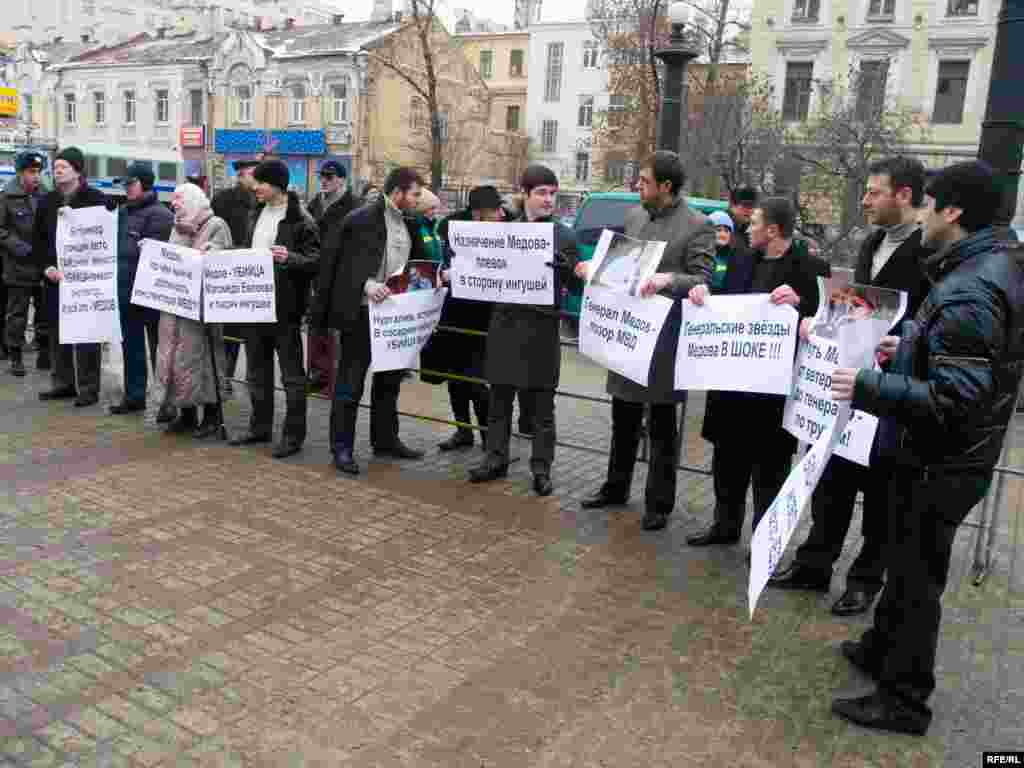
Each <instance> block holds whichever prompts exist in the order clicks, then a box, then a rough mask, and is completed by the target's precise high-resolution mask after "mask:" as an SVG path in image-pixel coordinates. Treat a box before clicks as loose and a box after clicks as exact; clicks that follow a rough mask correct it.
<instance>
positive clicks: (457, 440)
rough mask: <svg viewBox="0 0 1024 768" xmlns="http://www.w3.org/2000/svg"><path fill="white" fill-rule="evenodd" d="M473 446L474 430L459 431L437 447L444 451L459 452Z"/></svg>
mask: <svg viewBox="0 0 1024 768" xmlns="http://www.w3.org/2000/svg"><path fill="white" fill-rule="evenodd" d="M472 446H473V430H471V429H457V430H455V432H454V434H453V435H452V436H451V437H449V438H448V439H447V440H445V441H444V442H442V443H438V444H437V447H438V448H440V449H441V450H442V451H457V450H459V449H460V448H471V447H472Z"/></svg>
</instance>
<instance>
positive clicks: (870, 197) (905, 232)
mask: <svg viewBox="0 0 1024 768" xmlns="http://www.w3.org/2000/svg"><path fill="white" fill-rule="evenodd" d="M923 197H924V166H923V165H922V164H921V163H920V161H918V160H914V159H911V158H907V157H892V158H888V159H885V160H880V161H878V162H877V163H875V164H874V165H872V166H871V168H870V169H869V175H868V183H867V190H866V191H865V193H864V200H863V202H862V205H863V207H864V217H865V218H866V219H867V221H868V223H869V224H872V225H874V226H876V227H878V230H877V231H876V232H874V233H873V234H871V235H869V236H868V237H867V239H866V240H865V241H864V243H863V245H862V246H861V249H860V255H859V257H858V259H857V267H856V270H855V273H854V282H855V283H860V284H862V285H876V286H879V287H881V288H892V289H894V290H899V291H906V292H907V315H906V316H907V317H913V316H914V314H915V313H916V312H917V308H918V306H919V305H920V304H921V301H922V300H923V299H924V297H925V296H926V295H927V293H928V289H929V283H928V279H927V278H926V277H925V275H924V270H923V269H922V264H923V263H924V260H925V259H926V258H927V257H928V255H930V254H931V253H932V251H931V249H929V248H927V247H925V246H924V245H922V243H921V230H920V228H919V227H918V226H917V217H918V208H920V207H921V202H922V200H923ZM876 464H877V462H873V465H872V466H870V467H863V466H861V465H860V464H856V463H854V462H852V461H849V460H847V459H844V458H842V457H840V456H833V457H832V458H831V460H830V461H829V463H828V465H827V466H826V467H825V471H824V473H823V474H822V476H821V480H819V482H818V487H817V488H816V489H815V491H814V495H813V497H812V501H811V517H812V520H813V524H812V525H811V530H810V533H808V535H807V540H806V541H805V542H804V543H803V544H802V545H801V546H800V548H799V549H797V551H796V557H795V559H794V560H793V563H792V564H791V565H790V566H789V567H788V568H786V569H785V570H782V571H780V572H778V573H776V574H775V575H774V576H772V578H771V579H770V580H769V581H768V583H769V585H771V586H774V587H778V588H780V589H806V590H810V591H816V592H828V589H829V584H830V582H831V580H832V568H833V566H834V565H835V563H836V561H837V560H838V559H839V555H840V553H841V552H842V549H843V540H844V539H845V538H846V533H847V531H848V530H849V528H850V521H851V519H852V518H853V507H854V502H855V500H856V498H857V492H858V491H861V492H863V494H864V513H863V519H862V521H861V532H862V533H863V536H864V543H863V545H862V546H861V550H860V554H859V555H858V556H857V559H856V560H855V561H854V563H853V565H852V566H851V568H850V571H849V573H848V574H847V577H846V591H845V592H844V593H843V595H842V596H841V597H840V598H839V600H837V601H836V602H835V604H833V606H832V613H834V614H835V615H837V616H853V615H856V614H860V613H864V612H866V611H867V610H868V609H869V608H870V607H871V604H872V603H873V602H874V599H875V596H876V595H877V594H878V593H879V591H880V590H881V589H882V579H883V576H884V574H885V546H886V525H887V522H886V521H887V518H888V517H889V493H888V485H889V479H890V472H889V471H888V470H886V469H885V468H884V467H879V466H876Z"/></svg>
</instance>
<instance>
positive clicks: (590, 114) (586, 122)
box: [576, 96, 594, 128]
mask: <svg viewBox="0 0 1024 768" xmlns="http://www.w3.org/2000/svg"><path fill="white" fill-rule="evenodd" d="M593 124H594V97H593V96H580V108H579V113H578V115H577V118H576V125H577V126H579V127H580V128H590V127H592V126H593Z"/></svg>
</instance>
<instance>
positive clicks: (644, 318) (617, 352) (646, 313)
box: [580, 285, 672, 387]
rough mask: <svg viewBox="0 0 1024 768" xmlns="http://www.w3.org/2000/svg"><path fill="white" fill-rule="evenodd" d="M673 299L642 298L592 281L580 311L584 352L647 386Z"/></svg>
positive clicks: (600, 362) (581, 339)
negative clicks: (656, 349)
mask: <svg viewBox="0 0 1024 768" xmlns="http://www.w3.org/2000/svg"><path fill="white" fill-rule="evenodd" d="M671 309H672V300H671V299H666V298H665V297H663V296H652V297H650V298H649V299H641V298H637V297H635V296H631V295H629V294H628V293H623V292H620V291H616V290H615V289H613V288H602V287H600V286H597V285H588V286H587V288H586V291H585V292H584V294H583V309H582V311H581V312H580V352H581V353H582V354H584V355H586V356H587V357H589V358H590V359H591V360H593V361H595V362H596V363H599V364H600V365H603V366H604V367H605V368H608V369H609V370H612V371H615V372H616V373H620V374H622V375H623V376H625V377H626V378H627V379H629V380H630V381H635V382H636V383H637V384H642V385H643V386H645V387H646V386H647V380H648V377H649V375H650V372H651V357H652V355H653V354H654V345H655V344H656V343H657V341H658V334H659V333H661V329H662V326H664V325H665V319H666V318H667V317H668V313H669V311H670V310H671Z"/></svg>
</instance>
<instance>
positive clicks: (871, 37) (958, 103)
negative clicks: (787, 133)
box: [750, 0, 1000, 154]
mask: <svg viewBox="0 0 1024 768" xmlns="http://www.w3.org/2000/svg"><path fill="white" fill-rule="evenodd" d="M999 5H1000V4H999V3H998V2H996V0H763V1H762V2H759V3H756V4H755V5H754V9H753V18H752V24H753V31H752V34H751V36H750V40H751V64H752V69H753V71H754V72H758V73H763V74H767V75H769V76H771V78H772V79H773V81H774V83H775V95H776V99H777V107H778V108H779V109H780V110H782V113H783V116H784V117H785V119H786V120H787V121H788V122H793V123H796V122H800V121H802V120H805V119H807V116H808V115H809V114H813V112H814V109H815V107H816V105H817V104H818V103H819V99H820V98H821V88H820V85H821V84H822V83H827V82H829V81H830V80H832V79H834V78H844V77H847V76H848V73H855V74H857V75H859V79H860V82H861V83H865V82H867V81H868V80H870V81H871V82H872V83H873V86H872V88H873V89H875V90H876V93H877V98H888V99H891V100H892V102H894V103H898V104H899V105H901V106H903V107H906V108H909V109H910V110H912V111H913V112H914V113H916V114H917V115H918V116H919V118H920V121H921V123H922V124H924V125H925V126H926V127H927V135H928V137H929V142H930V143H931V145H933V147H934V149H935V150H936V151H939V152H941V151H949V152H964V153H968V154H970V153H971V152H973V151H974V150H975V149H976V148H977V146H978V141H979V139H980V135H981V122H982V120H983V119H984V113H985V104H986V100H987V98H988V84H989V74H990V71H991V67H992V55H993V49H994V47H995V22H996V19H997V16H998V13H999Z"/></svg>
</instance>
